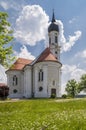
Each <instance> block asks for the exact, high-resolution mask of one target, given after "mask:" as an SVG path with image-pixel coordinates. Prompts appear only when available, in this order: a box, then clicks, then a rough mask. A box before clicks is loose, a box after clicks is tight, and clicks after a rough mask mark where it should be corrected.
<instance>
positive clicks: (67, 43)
mask: <svg viewBox="0 0 86 130" xmlns="http://www.w3.org/2000/svg"><path fill="white" fill-rule="evenodd" d="M57 23H58V25H59V31H60V32H59V43H60V44H61V52H66V51H70V50H71V48H72V47H73V46H74V44H75V43H76V41H77V40H78V39H79V38H80V37H81V34H82V32H81V31H76V32H74V34H75V35H74V36H70V35H69V38H68V40H67V39H66V38H65V36H64V26H63V23H62V22H61V21H60V20H57Z"/></svg>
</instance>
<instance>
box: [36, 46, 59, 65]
mask: <svg viewBox="0 0 86 130" xmlns="http://www.w3.org/2000/svg"><path fill="white" fill-rule="evenodd" d="M43 61H55V62H58V60H57V58H56V57H55V56H54V55H53V54H52V52H51V51H50V48H46V49H45V50H44V51H43V52H42V53H41V55H40V56H39V57H38V59H37V60H36V62H35V63H37V62H43Z"/></svg>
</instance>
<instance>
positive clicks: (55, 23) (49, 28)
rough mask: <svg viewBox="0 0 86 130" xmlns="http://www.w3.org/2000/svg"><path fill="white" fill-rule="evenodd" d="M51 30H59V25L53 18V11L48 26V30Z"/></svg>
mask: <svg viewBox="0 0 86 130" xmlns="http://www.w3.org/2000/svg"><path fill="white" fill-rule="evenodd" d="M51 31H57V32H59V26H58V24H57V22H56V20H55V16H54V12H53V16H52V21H51V24H50V26H49V27H48V32H49V33H50V32H51Z"/></svg>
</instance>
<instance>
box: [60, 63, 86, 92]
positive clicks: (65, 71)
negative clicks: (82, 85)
mask: <svg viewBox="0 0 86 130" xmlns="http://www.w3.org/2000/svg"><path fill="white" fill-rule="evenodd" d="M83 74H86V70H84V69H81V68H79V67H78V66H76V65H67V64H65V65H63V67H62V90H63V93H64V90H65V86H66V83H67V81H68V80H71V79H75V80H76V81H79V80H80V77H81V76H82V75H83Z"/></svg>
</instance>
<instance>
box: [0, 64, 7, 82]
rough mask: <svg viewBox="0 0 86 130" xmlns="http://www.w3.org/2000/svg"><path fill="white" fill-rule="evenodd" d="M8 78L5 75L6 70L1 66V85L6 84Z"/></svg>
mask: <svg viewBox="0 0 86 130" xmlns="http://www.w3.org/2000/svg"><path fill="white" fill-rule="evenodd" d="M6 82H7V77H6V74H5V68H4V67H3V66H2V65H1V64H0V83H6Z"/></svg>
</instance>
